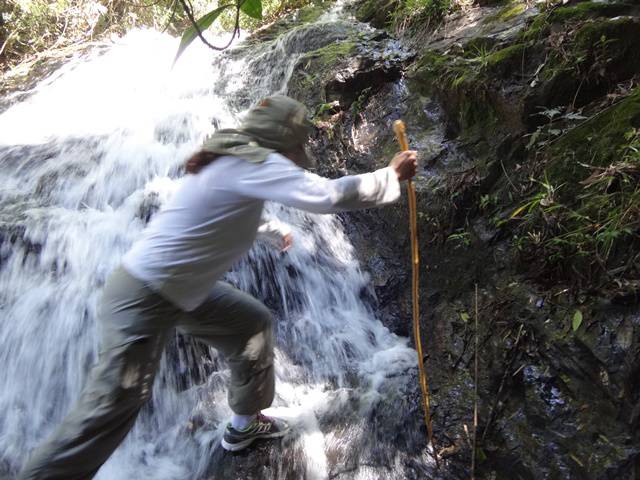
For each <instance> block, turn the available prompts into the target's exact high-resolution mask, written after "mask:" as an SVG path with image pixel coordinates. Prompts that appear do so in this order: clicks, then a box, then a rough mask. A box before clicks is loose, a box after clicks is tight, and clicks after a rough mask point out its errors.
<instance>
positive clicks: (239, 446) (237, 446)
mask: <svg viewBox="0 0 640 480" xmlns="http://www.w3.org/2000/svg"><path fill="white" fill-rule="evenodd" d="M288 431H289V429H286V430H283V431H282V432H276V433H266V434H263V435H257V436H255V437H251V438H247V439H246V440H243V441H242V442H237V443H229V442H227V441H225V439H224V438H223V439H222V441H221V442H220V444H221V445H222V448H224V449H225V450H227V451H228V452H237V451H239V450H243V449H245V448H247V447H248V446H249V445H251V444H252V443H253V442H254V441H255V440H264V439H270V438H280V437H284V436H285V435H286V434H287V432H288Z"/></svg>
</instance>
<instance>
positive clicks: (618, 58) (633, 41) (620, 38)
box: [575, 17, 640, 82]
mask: <svg viewBox="0 0 640 480" xmlns="http://www.w3.org/2000/svg"><path fill="white" fill-rule="evenodd" d="M575 46H576V52H577V54H578V55H579V56H580V57H582V58H584V59H585V60H584V62H585V63H586V64H589V65H593V64H594V63H595V62H601V63H602V68H603V69H604V68H606V76H607V78H608V80H609V81H611V82H619V81H622V80H626V79H628V78H630V77H632V76H633V75H635V74H637V73H638V72H640V20H639V19H637V18H633V17H623V18H617V19H611V20H603V21H599V22H594V23H588V24H586V25H584V26H583V27H582V28H580V30H579V31H578V32H577V33H576V39H575ZM604 73H605V72H604V71H603V76H604ZM612 77H613V78H612Z"/></svg>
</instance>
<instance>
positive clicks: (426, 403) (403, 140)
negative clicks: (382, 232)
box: [393, 120, 440, 468]
mask: <svg viewBox="0 0 640 480" xmlns="http://www.w3.org/2000/svg"><path fill="white" fill-rule="evenodd" d="M393 131H394V132H395V134H396V138H397V139H398V143H399V144H400V150H402V151H405V150H409V141H408V140H407V133H406V128H405V126H404V122H403V121H402V120H396V121H395V122H393ZM407 196H408V198H409V228H410V232H411V260H412V261H411V272H412V282H411V283H412V300H413V336H414V338H415V342H416V350H417V352H418V370H419V372H420V389H421V390H422V404H423V407H424V424H425V425H426V427H427V435H428V436H429V438H428V440H429V442H431V448H433V458H434V459H435V461H436V466H437V467H438V468H440V461H439V460H438V453H437V451H436V444H435V442H434V440H433V428H432V426H431V413H430V400H429V384H428V381H427V373H426V371H425V369H424V360H423V359H424V357H423V355H422V340H421V337H420V304H419V303H418V301H419V291H418V282H419V277H418V275H419V267H420V255H419V253H418V221H417V212H416V210H417V208H416V189H415V187H414V186H413V182H412V181H411V179H409V180H407Z"/></svg>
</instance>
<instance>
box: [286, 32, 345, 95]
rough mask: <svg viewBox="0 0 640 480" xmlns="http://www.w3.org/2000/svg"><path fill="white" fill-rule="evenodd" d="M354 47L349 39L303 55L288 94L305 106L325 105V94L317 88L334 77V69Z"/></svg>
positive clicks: (322, 89)
mask: <svg viewBox="0 0 640 480" xmlns="http://www.w3.org/2000/svg"><path fill="white" fill-rule="evenodd" d="M356 45H357V42H356V41H355V40H354V39H349V40H345V41H343V42H339V43H332V44H330V45H327V46H326V47H322V48H319V49H317V50H314V51H312V52H308V53H306V54H305V55H303V56H302V57H301V58H300V60H299V62H298V64H297V66H296V69H295V71H294V73H293V75H292V77H291V81H290V84H289V90H290V94H291V95H292V96H293V97H294V98H297V99H298V100H300V101H302V102H303V103H304V104H305V105H317V104H319V103H327V101H328V100H329V99H327V98H326V92H325V90H324V88H319V86H321V85H325V84H326V83H327V81H328V80H330V78H331V77H332V76H333V75H335V70H336V67H338V66H339V65H340V63H341V61H342V60H343V59H345V58H349V57H350V56H351V55H352V53H353V52H354V51H355V49H356Z"/></svg>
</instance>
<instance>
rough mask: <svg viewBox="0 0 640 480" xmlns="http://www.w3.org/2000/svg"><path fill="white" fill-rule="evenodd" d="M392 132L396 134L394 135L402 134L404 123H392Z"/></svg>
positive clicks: (400, 121) (398, 121)
mask: <svg viewBox="0 0 640 480" xmlns="http://www.w3.org/2000/svg"><path fill="white" fill-rule="evenodd" d="M393 131H394V132H396V134H400V133H404V132H405V127H404V122H403V121H402V120H396V121H394V122H393Z"/></svg>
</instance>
